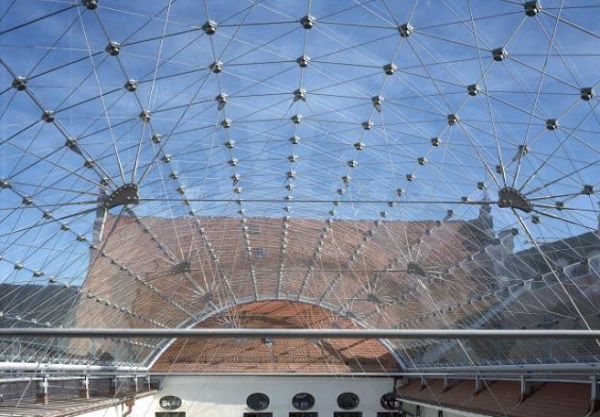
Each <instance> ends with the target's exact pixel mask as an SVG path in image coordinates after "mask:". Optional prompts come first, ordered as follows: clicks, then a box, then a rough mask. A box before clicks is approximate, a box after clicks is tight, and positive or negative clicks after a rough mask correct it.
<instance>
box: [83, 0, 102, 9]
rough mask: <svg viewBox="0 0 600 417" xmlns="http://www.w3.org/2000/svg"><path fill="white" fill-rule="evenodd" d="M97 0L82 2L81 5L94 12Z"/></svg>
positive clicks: (84, 0)
mask: <svg viewBox="0 0 600 417" xmlns="http://www.w3.org/2000/svg"><path fill="white" fill-rule="evenodd" d="M98 1H99V0H82V1H81V4H82V5H84V6H85V8H86V9H88V10H96V9H97V8H98Z"/></svg>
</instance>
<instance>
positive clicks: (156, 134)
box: [152, 133, 162, 143]
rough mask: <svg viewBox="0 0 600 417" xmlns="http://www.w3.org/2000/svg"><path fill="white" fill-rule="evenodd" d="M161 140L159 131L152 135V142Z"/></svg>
mask: <svg viewBox="0 0 600 417" xmlns="http://www.w3.org/2000/svg"><path fill="white" fill-rule="evenodd" d="M161 140H162V135H161V134H159V133H155V134H153V135H152V142H153V143H160V141H161Z"/></svg>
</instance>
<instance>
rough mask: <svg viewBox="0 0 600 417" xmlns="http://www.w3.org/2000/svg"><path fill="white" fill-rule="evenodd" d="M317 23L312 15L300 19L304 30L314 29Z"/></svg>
mask: <svg viewBox="0 0 600 417" xmlns="http://www.w3.org/2000/svg"><path fill="white" fill-rule="evenodd" d="M316 22H317V21H316V19H315V18H314V17H313V16H311V15H306V16H304V17H303V18H302V19H300V24H301V25H302V27H303V28H304V29H312V28H313V26H314V25H315V23H316Z"/></svg>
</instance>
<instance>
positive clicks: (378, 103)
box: [371, 96, 384, 113]
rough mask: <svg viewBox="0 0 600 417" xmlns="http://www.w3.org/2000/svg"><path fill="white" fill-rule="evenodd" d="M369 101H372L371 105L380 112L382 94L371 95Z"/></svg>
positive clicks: (381, 108) (382, 99)
mask: <svg viewBox="0 0 600 417" xmlns="http://www.w3.org/2000/svg"><path fill="white" fill-rule="evenodd" d="M371 101H372V102H373V107H375V110H377V111H378V112H379V113H381V111H382V110H383V107H382V106H383V101H384V98H383V97H382V96H375V97H371Z"/></svg>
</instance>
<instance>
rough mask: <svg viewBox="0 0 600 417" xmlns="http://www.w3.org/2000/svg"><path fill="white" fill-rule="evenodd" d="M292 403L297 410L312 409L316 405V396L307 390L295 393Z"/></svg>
mask: <svg viewBox="0 0 600 417" xmlns="http://www.w3.org/2000/svg"><path fill="white" fill-rule="evenodd" d="M292 405H293V406H294V408H295V409H297V410H310V409H311V408H313V406H314V405H315V397H313V396H312V395H311V394H309V393H306V392H301V393H300V394H296V395H294V398H292Z"/></svg>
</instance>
